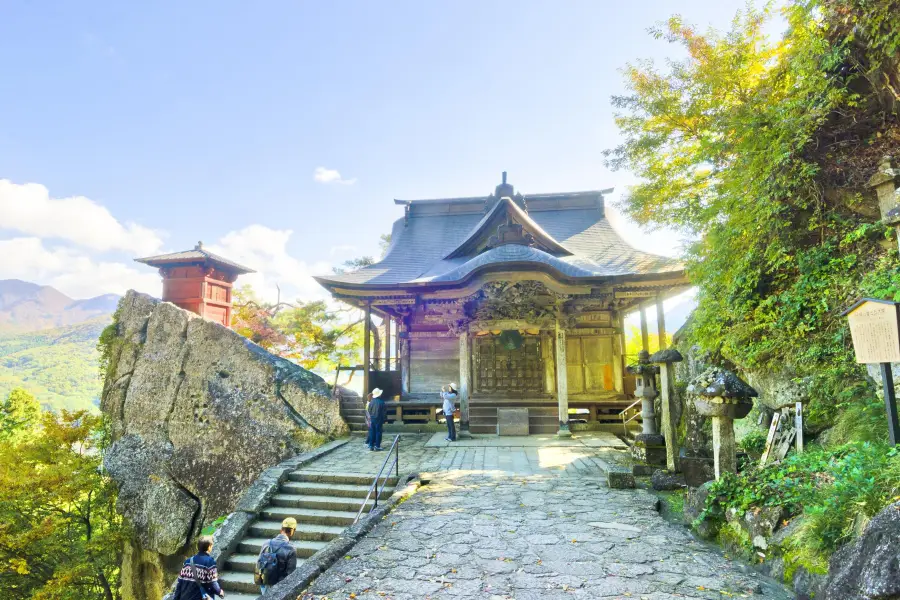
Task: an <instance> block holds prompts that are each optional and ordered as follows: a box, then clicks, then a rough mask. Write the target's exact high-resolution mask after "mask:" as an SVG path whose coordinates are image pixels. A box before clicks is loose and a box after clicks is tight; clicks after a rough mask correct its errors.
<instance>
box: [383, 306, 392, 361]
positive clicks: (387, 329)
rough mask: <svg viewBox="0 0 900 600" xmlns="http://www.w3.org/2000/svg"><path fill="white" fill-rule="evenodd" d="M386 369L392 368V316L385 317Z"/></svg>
mask: <svg viewBox="0 0 900 600" xmlns="http://www.w3.org/2000/svg"><path fill="white" fill-rule="evenodd" d="M384 370H385V371H390V370H391V318H390V317H388V316H387V315H385V317H384Z"/></svg>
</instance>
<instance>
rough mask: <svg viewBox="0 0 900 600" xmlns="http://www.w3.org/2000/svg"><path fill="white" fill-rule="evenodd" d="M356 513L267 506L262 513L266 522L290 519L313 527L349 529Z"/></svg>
mask: <svg viewBox="0 0 900 600" xmlns="http://www.w3.org/2000/svg"><path fill="white" fill-rule="evenodd" d="M358 511H359V508H357V510H355V511H338V510H319V509H313V508H294V507H289V506H271V505H270V506H267V507H266V508H264V509H263V511H262V517H263V519H265V520H266V521H269V520H271V521H279V522H281V521H283V520H284V519H286V518H288V517H294V518H295V519H297V523H298V524H300V523H309V524H313V525H335V526H343V527H347V526H349V525H353V521H354V520H355V519H356V513H357V512H358Z"/></svg>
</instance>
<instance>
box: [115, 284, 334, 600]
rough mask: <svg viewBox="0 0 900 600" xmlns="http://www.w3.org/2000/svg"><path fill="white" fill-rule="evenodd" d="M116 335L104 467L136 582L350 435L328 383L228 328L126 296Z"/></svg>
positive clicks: (172, 307) (175, 560)
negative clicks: (282, 467) (254, 492)
mask: <svg viewBox="0 0 900 600" xmlns="http://www.w3.org/2000/svg"><path fill="white" fill-rule="evenodd" d="M114 326H115V335H114V336H112V338H111V339H109V340H108V346H107V352H108V357H109V364H108V368H107V374H106V381H105V384H104V390H103V396H102V399H101V408H102V410H103V412H104V414H105V415H106V416H107V417H108V419H109V423H110V431H111V434H112V438H113V444H112V445H111V447H110V448H109V450H108V451H107V453H106V455H105V458H104V464H105V466H106V468H107V470H108V471H109V473H110V475H111V476H112V477H113V478H114V479H115V481H116V482H117V484H118V486H119V510H120V511H121V512H122V514H123V515H125V517H126V518H127V519H128V521H129V523H130V524H131V526H132V528H133V530H134V534H135V539H134V540H133V542H132V543H133V545H134V547H133V548H132V549H131V552H130V553H129V556H130V557H131V558H130V563H129V565H127V567H128V570H129V571H130V572H135V573H136V572H138V571H140V570H141V569H143V567H142V566H141V565H140V564H136V561H137V562H146V563H147V564H148V566H150V565H151V563H153V564H154V566H153V568H154V569H156V571H159V570H160V565H162V566H165V567H167V568H168V566H169V565H170V564H171V565H176V566H177V564H178V563H179V562H180V558H179V557H180V556H181V555H183V554H184V553H185V552H186V551H187V548H188V546H189V544H190V542H191V540H193V539H194V538H195V537H196V536H197V535H198V534H199V531H200V530H201V529H202V527H204V526H205V525H207V524H209V523H210V522H212V521H213V520H215V519H216V518H218V517H221V516H224V515H227V514H228V513H230V512H231V511H232V510H233V508H234V506H235V504H236V503H237V501H238V499H239V498H240V496H241V493H242V492H243V490H244V489H246V488H247V487H248V486H249V485H250V484H251V483H253V481H254V480H255V479H256V478H257V477H258V476H259V474H260V473H262V472H263V471H264V470H265V469H266V468H268V467H270V466H272V465H274V464H277V463H279V462H281V461H283V460H285V459H286V458H289V457H291V456H293V455H295V454H297V453H300V452H303V451H305V450H308V449H310V448H311V447H313V446H316V445H319V444H321V443H322V442H324V441H325V440H326V439H328V438H330V437H334V436H337V435H342V434H344V433H346V431H347V426H346V424H345V423H344V421H343V420H342V419H341V416H340V413H339V406H338V403H337V401H335V400H334V399H332V397H331V394H330V391H329V387H328V385H327V384H326V383H325V381H324V380H323V379H322V378H321V377H319V376H318V375H315V374H313V373H311V372H309V371H306V370H305V369H303V368H301V367H299V366H297V365H295V364H293V363H291V362H289V361H287V360H284V359H282V358H279V357H277V356H274V355H272V354H269V353H268V352H266V351H265V350H263V349H262V348H260V347H259V346H256V345H255V344H253V343H251V342H250V341H248V340H247V339H246V338H244V337H242V336H240V335H238V334H237V333H235V332H234V331H232V330H230V329H228V328H226V327H223V326H222V325H219V324H217V323H213V322H211V321H207V320H205V319H202V318H200V317H199V316H197V315H195V314H193V313H190V312H187V311H185V310H182V309H180V308H178V307H177V306H175V305H173V304H169V303H167V302H160V301H158V300H155V299H153V298H150V297H149V296H145V295H142V294H138V293H136V292H133V291H131V292H128V294H127V295H126V296H125V298H124V299H123V300H122V304H121V306H120V310H119V311H118V312H117V315H116V321H115V325H114ZM150 556H153V557H154V558H153V559H152V560H151V559H149V558H147V557H150ZM141 557H143V558H141ZM166 557H170V558H168V559H167V558H166ZM138 559H140V560H138ZM145 559H146V560H145ZM169 576H171V573H169ZM129 589H140V586H129V585H128V582H125V584H124V585H123V592H126V594H125V597H126V599H127V598H140V597H141V595H140V594H136V595H134V596H131V595H130V593H127V592H128V590H129ZM154 600H156V599H154Z"/></svg>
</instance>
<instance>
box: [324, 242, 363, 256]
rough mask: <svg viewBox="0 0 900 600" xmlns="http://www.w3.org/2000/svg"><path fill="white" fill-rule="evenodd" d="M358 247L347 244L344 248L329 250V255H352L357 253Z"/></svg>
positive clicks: (337, 247) (333, 247) (338, 247)
mask: <svg viewBox="0 0 900 600" xmlns="http://www.w3.org/2000/svg"><path fill="white" fill-rule="evenodd" d="M356 250H357V247H356V246H354V245H352V244H346V245H342V246H332V247H331V248H330V249H329V250H328V254H330V255H331V256H334V255H335V254H350V253H351V252H356Z"/></svg>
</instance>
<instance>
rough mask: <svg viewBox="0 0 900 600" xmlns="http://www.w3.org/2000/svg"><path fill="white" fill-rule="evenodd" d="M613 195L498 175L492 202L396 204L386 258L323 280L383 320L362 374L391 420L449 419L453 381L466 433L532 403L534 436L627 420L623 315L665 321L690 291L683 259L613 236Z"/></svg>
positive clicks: (629, 388)
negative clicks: (520, 188)
mask: <svg viewBox="0 0 900 600" xmlns="http://www.w3.org/2000/svg"><path fill="white" fill-rule="evenodd" d="M611 191H612V190H601V191H590V192H572V193H556V194H529V195H523V194H521V193H517V192H516V191H515V190H514V188H513V186H512V185H511V184H509V183H507V181H506V173H503V181H502V183H501V184H500V185H498V186H497V187H496V189H495V190H494V193H493V194H490V195H487V196H474V197H470V198H446V199H436V200H395V201H394V202H395V204H397V205H399V206H402V207H403V216H402V217H401V218H400V219H398V220H397V221H396V222H395V223H394V227H393V231H392V236H391V244H390V247H389V249H388V251H387V254H386V256H385V257H384V259H383V260H381V262H379V263H377V264H374V265H371V266H368V267H364V268H362V269H359V270H358V271H355V272H351V273H347V274H342V275H330V276H322V277H317V278H316V279H317V281H318V282H319V283H320V284H321V285H323V286H324V287H325V288H326V289H328V291H329V292H330V293H331V294H332V295H333V296H334V297H335V298H337V299H339V300H341V301H343V302H346V303H348V304H351V305H353V306H357V307H359V308H361V309H362V310H364V311H365V312H366V313H367V316H369V315H372V314H375V315H376V316H380V317H381V318H383V319H384V323H385V324H386V326H385V327H384V328H383V329H381V331H380V332H379V336H378V337H379V339H380V341H381V344H380V348H381V349H380V351H379V356H374V355H373V352H372V343H371V339H372V337H373V336H372V332H371V331H369V329H370V328H369V327H368V325H367V331H366V335H365V340H366V343H365V347H364V359H363V362H364V366H365V367H366V368H364V369H363V373H364V375H363V378H364V388H365V389H366V390H371V389H373V388H374V387H379V388H381V389H383V390H385V398H386V399H387V401H388V406H389V419H392V420H393V421H394V422H395V423H399V422H403V423H407V424H408V423H421V422H423V421H434V420H437V419H441V420H443V417H442V416H440V414H439V413H440V410H439V407H440V405H441V400H440V396H439V392H440V389H441V386H442V385H447V384H448V383H456V384H457V387H458V390H459V394H460V400H459V405H460V406H459V409H460V410H459V421H460V430H461V432H463V433H464V432H466V431H470V432H472V433H497V423H498V421H497V419H498V409H499V408H524V409H527V419H528V429H529V433H543V434H546V433H559V434H560V435H568V434H569V431H570V427H569V424H570V421H571V422H581V421H587V422H592V421H593V422H597V421H600V422H602V421H614V420H615V421H619V422H621V421H620V419H619V413H620V412H621V411H622V410H623V409H624V408H625V407H627V406H628V405H629V404H632V402H633V400H632V398H631V394H633V391H634V379H633V376H629V375H628V373H627V371H626V369H625V367H626V364H627V363H628V362H629V361H630V362H635V361H636V359H637V357H626V356H625V355H624V352H623V349H624V347H625V344H624V335H623V319H624V316H625V315H626V314H628V313H632V312H634V311H636V310H639V309H641V313H642V315H645V313H646V310H648V309H652V310H657V312H658V314H659V316H660V317H662V301H663V299H665V298H667V297H669V296H672V295H675V294H678V293H680V292H682V291H684V290H685V289H687V288H688V287H689V285H688V283H687V280H686V278H685V275H684V270H683V266H682V265H681V263H679V262H678V261H675V260H673V259H670V258H665V257H662V256H656V255H653V254H647V253H645V252H640V251H638V250H635V249H634V248H632V247H631V246H629V245H628V244H627V243H626V242H625V240H623V239H622V238H620V237H619V235H618V234H617V233H616V232H615V231H614V230H613V228H612V227H611V226H610V224H609V221H608V220H607V219H606V215H605V210H604V194H608V193H610V192H611ZM365 322H366V323H367V324H368V323H370V319H366V320H365ZM642 324H643V330H644V332H645V335H644V345H645V349H646V339H647V336H646V318H644V319H643V320H642ZM659 325H660V329H661V330H663V329H664V324H663V319H662V318H660V319H659ZM360 408H361V407H360ZM504 414H506V413H504ZM518 414H520V415H521V414H522V412H521V411H519V412H518ZM360 418H361V417H360ZM350 420H351V424H352V422H353V419H350Z"/></svg>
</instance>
